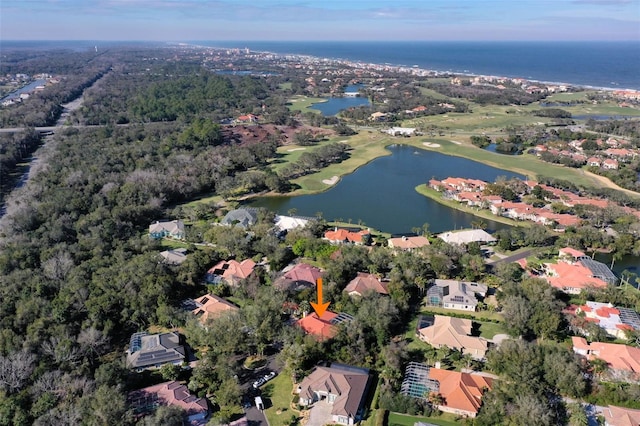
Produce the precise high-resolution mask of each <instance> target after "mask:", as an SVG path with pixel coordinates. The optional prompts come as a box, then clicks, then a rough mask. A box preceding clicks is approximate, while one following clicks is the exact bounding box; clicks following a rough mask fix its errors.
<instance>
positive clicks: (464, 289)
mask: <svg viewBox="0 0 640 426" xmlns="http://www.w3.org/2000/svg"><path fill="white" fill-rule="evenodd" d="M487 290H488V287H487V286H486V285H484V284H479V283H474V282H467V281H457V280H440V279H437V280H434V283H433V284H432V285H431V286H430V287H429V288H428V289H427V296H426V304H427V305H428V306H442V307H443V308H445V309H454V310H462V311H475V310H476V307H477V306H478V299H477V298H476V294H478V295H480V296H482V297H484V296H486V294H487Z"/></svg>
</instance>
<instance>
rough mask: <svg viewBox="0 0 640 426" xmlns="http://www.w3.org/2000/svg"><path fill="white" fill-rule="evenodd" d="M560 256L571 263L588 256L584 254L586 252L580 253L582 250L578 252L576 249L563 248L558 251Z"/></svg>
mask: <svg viewBox="0 0 640 426" xmlns="http://www.w3.org/2000/svg"><path fill="white" fill-rule="evenodd" d="M558 256H559V257H561V258H563V259H566V260H569V261H574V260H578V258H580V257H584V256H586V255H585V254H584V252H582V251H580V250H576V249H574V248H571V247H563V248H561V249H559V250H558Z"/></svg>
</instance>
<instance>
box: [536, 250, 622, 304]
mask: <svg viewBox="0 0 640 426" xmlns="http://www.w3.org/2000/svg"><path fill="white" fill-rule="evenodd" d="M558 253H559V255H560V258H559V260H558V262H557V263H545V264H544V268H545V272H546V274H545V275H544V276H543V277H542V278H544V279H546V280H547V282H548V283H549V284H551V285H552V286H553V287H555V288H557V289H559V290H560V291H563V292H565V293H568V294H580V292H581V291H582V290H584V289H586V288H589V287H595V288H605V287H606V286H607V285H608V284H612V285H615V284H616V283H617V280H618V278H617V277H616V275H615V274H614V273H613V272H612V271H611V270H610V269H609V268H608V267H607V265H605V264H603V263H602V262H598V261H596V260H593V259H591V258H590V257H589V256H584V253H582V252H580V251H579V250H574V249H571V248H570V247H565V248H562V249H560V250H559V252H558Z"/></svg>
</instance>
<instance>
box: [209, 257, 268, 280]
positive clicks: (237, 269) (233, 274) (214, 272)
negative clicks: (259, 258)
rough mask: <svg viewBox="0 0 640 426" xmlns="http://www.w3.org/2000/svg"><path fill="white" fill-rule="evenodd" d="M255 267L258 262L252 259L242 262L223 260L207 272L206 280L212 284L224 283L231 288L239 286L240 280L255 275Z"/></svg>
mask: <svg viewBox="0 0 640 426" xmlns="http://www.w3.org/2000/svg"><path fill="white" fill-rule="evenodd" d="M255 267H256V262H254V261H253V260H252V259H245V260H243V261H242V262H238V261H237V260H234V259H231V260H222V261H220V262H218V263H216V264H215V265H214V266H213V267H211V268H210V269H209V270H208V271H207V275H206V278H205V280H206V281H207V282H208V283H210V284H218V283H220V282H221V281H224V282H226V283H227V284H229V285H230V286H237V285H238V284H239V282H240V280H243V279H246V278H248V277H249V276H250V275H251V274H253V271H254V269H255Z"/></svg>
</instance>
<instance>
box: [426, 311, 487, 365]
mask: <svg viewBox="0 0 640 426" xmlns="http://www.w3.org/2000/svg"><path fill="white" fill-rule="evenodd" d="M472 327H473V325H472V323H471V320H468V319H463V318H453V317H447V316H443V315H435V316H434V322H433V324H432V325H429V326H427V327H424V328H421V329H419V330H418V337H419V338H420V340H422V341H423V342H426V343H428V344H430V345H431V346H434V347H436V348H440V347H442V346H446V347H448V348H451V349H456V350H458V351H460V352H462V353H463V354H469V355H471V356H472V357H473V358H474V359H484V357H485V355H486V353H487V349H488V348H489V342H488V341H487V340H485V339H483V338H482V337H475V336H471V329H472Z"/></svg>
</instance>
